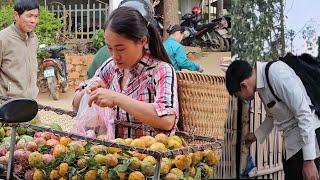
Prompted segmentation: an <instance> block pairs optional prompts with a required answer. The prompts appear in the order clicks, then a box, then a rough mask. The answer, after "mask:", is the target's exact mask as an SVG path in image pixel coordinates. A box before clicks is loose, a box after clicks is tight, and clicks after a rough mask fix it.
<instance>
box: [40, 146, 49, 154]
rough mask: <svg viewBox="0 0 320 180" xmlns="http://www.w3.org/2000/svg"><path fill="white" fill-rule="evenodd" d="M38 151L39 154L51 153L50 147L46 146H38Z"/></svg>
mask: <svg viewBox="0 0 320 180" xmlns="http://www.w3.org/2000/svg"><path fill="white" fill-rule="evenodd" d="M38 151H39V153H41V154H48V153H50V151H51V146H48V145H42V146H39V147H38Z"/></svg>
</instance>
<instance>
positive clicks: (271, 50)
mask: <svg viewBox="0 0 320 180" xmlns="http://www.w3.org/2000/svg"><path fill="white" fill-rule="evenodd" d="M280 1H281V0H252V1H241V0H233V1H232V11H231V15H232V21H233V25H232V35H233V38H234V43H233V47H232V56H233V58H235V59H243V60H247V61H249V62H251V63H253V62H255V61H269V60H273V59H275V58H277V57H278V56H279V54H280V48H281V41H280V30H281V29H280V10H281V5H280Z"/></svg>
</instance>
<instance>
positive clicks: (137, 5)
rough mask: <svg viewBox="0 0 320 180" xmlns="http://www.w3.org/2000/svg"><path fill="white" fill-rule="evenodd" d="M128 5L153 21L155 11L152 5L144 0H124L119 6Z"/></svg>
mask: <svg viewBox="0 0 320 180" xmlns="http://www.w3.org/2000/svg"><path fill="white" fill-rule="evenodd" d="M122 6H127V7H132V8H134V9H136V10H137V11H139V12H140V14H141V15H142V16H143V17H144V18H145V20H146V21H147V22H152V20H153V11H152V5H151V4H150V3H148V2H146V1H144V0H123V1H121V3H120V4H119V7H122Z"/></svg>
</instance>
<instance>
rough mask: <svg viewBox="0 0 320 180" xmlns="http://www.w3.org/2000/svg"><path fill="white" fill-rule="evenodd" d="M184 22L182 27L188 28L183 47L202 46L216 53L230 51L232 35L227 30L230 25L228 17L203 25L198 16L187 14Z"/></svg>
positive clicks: (184, 16)
mask: <svg viewBox="0 0 320 180" xmlns="http://www.w3.org/2000/svg"><path fill="white" fill-rule="evenodd" d="M182 20H183V21H182V22H181V24H180V25H181V26H185V27H186V31H185V38H184V39H183V40H182V44H183V45H185V46H200V47H204V48H206V49H208V50H210V51H214V52H216V51H228V50H229V49H230V39H231V35H229V34H230V33H229V31H228V30H227V29H228V28H229V27H230V23H228V19H227V18H226V17H222V18H218V19H215V20H213V21H211V22H210V23H206V24H202V23H201V18H199V16H198V15H196V14H194V13H187V14H185V15H183V16H182ZM225 30H227V32H225ZM228 38H229V39H228Z"/></svg>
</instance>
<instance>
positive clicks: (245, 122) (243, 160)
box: [240, 103, 250, 173]
mask: <svg viewBox="0 0 320 180" xmlns="http://www.w3.org/2000/svg"><path fill="white" fill-rule="evenodd" d="M249 110H250V106H249V105H248V104H244V103H243V104H242V117H241V123H242V131H241V156H240V173H242V172H243V170H244V169H245V168H246V166H247V162H248V155H249V148H248V147H246V145H245V137H246V135H247V134H248V133H249V130H250V117H249Z"/></svg>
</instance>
